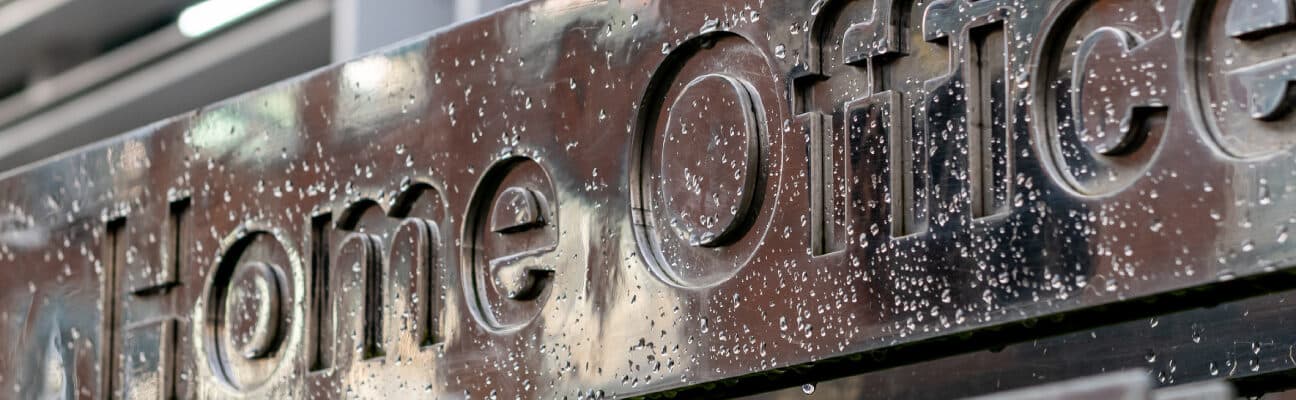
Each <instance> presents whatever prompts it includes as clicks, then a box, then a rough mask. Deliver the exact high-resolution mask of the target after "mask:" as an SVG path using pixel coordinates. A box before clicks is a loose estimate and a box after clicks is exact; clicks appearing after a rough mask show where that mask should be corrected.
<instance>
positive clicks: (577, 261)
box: [0, 0, 1296, 398]
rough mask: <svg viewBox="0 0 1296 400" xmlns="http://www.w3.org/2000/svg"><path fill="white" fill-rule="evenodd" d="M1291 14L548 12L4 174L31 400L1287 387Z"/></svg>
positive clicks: (927, 9) (967, 8) (1007, 7)
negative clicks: (860, 384)
mask: <svg viewBox="0 0 1296 400" xmlns="http://www.w3.org/2000/svg"><path fill="white" fill-rule="evenodd" d="M1269 3H1274V2H1272V1H1269V2H1265V1H1244V0H1231V1H1228V0H1220V1H1205V0H1159V1H1145V0H936V1H906V0H873V1H869V0H833V1H828V0H825V1H817V2H813V3H809V4H808V3H807V2H805V1H775V0H767V1H765V2H759V4H756V3H738V2H722V1H714V2H711V1H708V2H685V1H649V2H633V4H630V3H629V2H595V1H562V0H549V1H537V2H532V3H525V4H520V5H517V6H514V7H510V8H508V9H506V10H503V11H501V12H499V13H496V14H493V15H490V16H487V17H485V18H483V19H480V20H477V21H473V22H469V23H466V24H463V25H460V26H457V27H455V28H453V29H449V30H445V31H441V32H438V33H435V34H433V35H430V36H428V37H426V38H424V39H422V40H419V41H412V42H408V43H406V44H404V45H402V46H401V47H396V48H392V49H390V50H388V51H387V52H385V53H382V54H377V55H373V56H369V57H366V58H364V59H361V60H356V61H353V62H351V63H347V64H342V65H339V66H336V67H333V68H329V69H324V70H320V71H316V72H314V73H311V74H309V75H306V76H303V77H301V78H298V79H295V80H292V81H288V82H285V83H282V84H279V85H276V86H272V87H269V88H266V89H263V90H261V91H257V92H254V93H251V94H248V95H245V96H242V97H239V98H236V99H233V100H230V101H227V102H223V103H219V104H215V105H212V106H210V107H207V108H205V109H202V110H200V111H196V112H194V113H191V114H186V115H182V116H179V117H176V118H174V119H171V120H168V121H164V122H161V123H158V124H155V125H152V126H149V127H146V128H143V129H141V130H139V131H136V132H133V133H130V134H128V135H125V136H122V137H121V138H119V139H116V140H114V141H110V142H107V143H103V144H100V145H96V146H92V147H89V148H85V149H82V150H80V151H78V152H76V153H71V154H66V155H64V156H61V157H59V158H55V159H52V160H48V161H46V162H43V163H40V164H37V165H34V166H31V167H28V168H26V169H23V170H20V171H17V172H13V173H9V174H7V175H5V176H3V177H0V268H2V269H3V270H4V273H5V275H4V278H2V279H0V346H3V347H0V350H2V351H0V382H2V383H3V386H4V387H5V390H10V391H11V392H8V393H13V396H14V397H19V398H25V397H33V396H38V395H56V396H57V395H59V394H62V395H66V396H75V397H80V398H100V397H112V396H117V397H129V398H135V397H172V396H174V397H180V398H283V397H293V398H343V397H366V398H373V397H414V396H439V397H443V398H561V397H566V398H623V397H630V396H636V395H649V394H655V393H662V392H668V393H670V394H673V395H676V396H703V395H705V396H728V395H741V394H751V393H755V392H759V391H762V390H767V389H777V388H782V387H791V386H796V385H800V384H803V383H805V382H807V381H808V380H810V379H811V378H813V379H814V380H820V379H831V378H838V377H842V376H847V375H855V376H856V377H854V378H848V379H859V380H861V381H870V380H872V381H871V382H892V384H895V382H908V384H907V385H905V388H918V389H922V390H924V393H914V392H912V391H909V392H906V390H910V389H905V388H896V387H886V386H884V385H868V386H866V387H868V388H872V391H871V392H869V393H868V394H871V395H875V396H876V397H884V398H885V397H894V398H921V397H922V396H924V395H925V396H927V397H928V398H950V397H957V396H962V395H979V394H987V393H991V392H995V391H1000V390H1004V389H1011V388H1018V387H1025V386H1031V385H1035V384H1041V383H1048V382H1053V381H1059V380H1062V379H1066V378H1075V377H1079V376H1082V375H1080V374H1083V375H1092V374H1098V373H1101V372H1104V371H1111V370H1119V369H1129V368H1151V369H1153V372H1151V373H1150V374H1151V375H1153V376H1154V378H1155V384H1156V385H1162V386H1173V385H1179V384H1187V383H1193V382H1199V381H1206V380H1211V379H1215V378H1220V377H1224V378H1231V379H1234V380H1236V382H1237V384H1238V385H1239V388H1240V389H1242V391H1243V392H1245V393H1249V394H1252V393H1259V392H1263V391H1265V390H1270V389H1282V388H1286V387H1290V386H1291V384H1283V383H1274V382H1280V380H1277V379H1271V378H1273V377H1275V376H1279V374H1281V373H1284V372H1290V371H1291V370H1292V369H1293V368H1296V365H1293V364H1292V363H1291V362H1290V361H1289V359H1290V358H1289V354H1290V353H1289V346H1290V343H1293V341H1296V338H1293V337H1292V335H1291V334H1290V333H1289V331H1290V330H1289V329H1286V327H1285V326H1284V323H1283V322H1284V321H1287V320H1289V318H1288V317H1291V314H1292V313H1293V311H1292V308H1291V307H1290V306H1289V305H1288V304H1289V302H1287V301H1286V296H1288V294H1289V291H1292V290H1296V282H1294V281H1296V279H1292V276H1293V274H1292V270H1293V267H1296V248H1294V247H1292V246H1290V245H1289V244H1288V243H1287V241H1288V239H1289V238H1288V231H1289V229H1290V225H1291V224H1293V223H1296V197H1292V195H1291V194H1290V193H1292V192H1293V191H1294V190H1293V189H1292V187H1293V184H1292V182H1294V181H1293V179H1292V177H1291V170H1292V168H1291V167H1292V165H1293V164H1296V156H1294V155H1293V152H1292V146H1293V145H1296V140H1293V139H1292V138H1293V137H1296V136H1294V135H1293V132H1291V131H1293V130H1296V125H1293V124H1292V120H1291V118H1296V117H1293V116H1292V114H1293V113H1291V112H1289V110H1288V107H1290V106H1291V101H1292V100H1293V99H1292V98H1291V97H1292V93H1293V91H1291V90H1289V86H1290V84H1291V82H1292V81H1293V78H1292V77H1293V76H1296V75H1294V74H1292V73H1291V71H1290V70H1291V69H1292V68H1289V66H1290V65H1296V63H1292V62H1289V60H1288V58H1290V57H1291V54H1292V51H1291V50H1292V46H1293V43H1296V41H1292V40H1290V39H1292V37H1291V36H1290V35H1293V34H1296V29H1290V28H1291V27H1292V26H1293V24H1292V23H1291V18H1285V17H1284V15H1267V14H1263V13H1260V14H1257V13H1256V12H1255V11H1254V10H1253V9H1252V8H1253V7H1256V6H1264V5H1265V4H1269ZM1290 5H1291V4H1289V3H1286V2H1282V1H1280V2H1277V3H1274V7H1278V8H1281V7H1283V6H1290ZM1288 9H1290V8H1288ZM1286 17H1290V16H1286ZM1274 292H1277V293H1274ZM1202 306H1215V307H1214V308H1205V309H1202V308H1200V307H1202ZM1077 345H1085V346H1091V347H1092V348H1080V347H1076V346H1077ZM985 349H999V351H998V352H983V351H982V350H985ZM1037 349H1048V350H1049V351H1037ZM1167 349H1168V350H1167ZM1045 372H1047V373H1045ZM1140 376H1143V375H1140ZM933 383H938V384H940V387H943V388H947V389H945V391H936V390H933V389H931V388H932V387H933V386H932V384H933ZM987 385H993V386H987ZM1140 385H1145V386H1140V387H1150V384H1147V383H1141V384H1140ZM810 388H811V389H813V386H811V387H810ZM800 390H803V391H804V390H805V389H800ZM1140 390H1142V389H1140ZM1149 390H1150V389H1149ZM1176 390H1188V389H1176ZM926 392H930V393H926ZM820 393H825V392H824V391H822V390H821V391H820ZM1157 393H1158V394H1157V396H1162V393H1167V392H1161V391H1158V392H1157ZM1195 393H1198V394H1200V393H1206V392H1195ZM1143 395H1144V397H1145V398H1146V397H1147V395H1146V393H1144V394H1143ZM1193 395H1197V394H1193ZM1203 396H1204V395H1203ZM1154 398H1161V397H1154ZM1207 398H1209V397H1207Z"/></svg>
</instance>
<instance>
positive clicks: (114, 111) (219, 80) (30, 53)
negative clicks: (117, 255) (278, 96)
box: [0, 0, 516, 171]
mask: <svg viewBox="0 0 1296 400" xmlns="http://www.w3.org/2000/svg"><path fill="white" fill-rule="evenodd" d="M514 1H516V0H0V55H3V58H0V171H7V170H10V169H13V168H16V167H19V166H22V165H24V164H28V163H31V162H35V161H39V160H41V159H43V158H46V157H49V156H52V155H55V154H58V153H61V152H64V151H68V150H72V149H75V148H77V147H79V146H82V145H85V144H88V143H91V142H95V141H98V140H101V139H104V138H107V137H111V136H113V135H117V134H120V133H124V132H127V131H129V130H131V129H134V128H137V127H140V126H143V125H146V124H148V123H150V122H153V121H157V120H160V119H163V118H166V117H169V116H172V115H176V114H180V113H183V112H185V111H188V110H192V109H195V108H199V107H202V106H203V105H206V104H209V103H213V102H216V101H219V100H221V99H224V98H228V97H230V96H233V95H236V94H239V93H242V92H246V91H249V90H252V89H255V88H257V87H260V86H264V85H267V84H270V83H273V82H276V81H279V80H282V79H285V78H289V77H292V76H294V75H297V74H300V73H303V72H306V71H309V70H312V69H315V68H319V67H322V66H325V65H328V64H330V63H333V62H338V61H343V60H347V59H350V58H353V57H355V56H357V55H359V54H363V53H366V52H369V51H372V50H374V49H377V48H380V47H382V46H384V45H386V44H389V43H392V42H395V41H398V40H400V39H403V38H406V37H409V36H413V35H416V34H419V33H422V32H426V31H429V30H434V29H437V28H440V27H443V26H446V25H449V24H453V23H454V22H456V21H462V20H465V19H470V18H472V17H474V16H477V15H480V14H481V13H484V12H488V11H490V10H494V9H496V8H499V7H503V6H505V5H507V4H508V3H512V2H514Z"/></svg>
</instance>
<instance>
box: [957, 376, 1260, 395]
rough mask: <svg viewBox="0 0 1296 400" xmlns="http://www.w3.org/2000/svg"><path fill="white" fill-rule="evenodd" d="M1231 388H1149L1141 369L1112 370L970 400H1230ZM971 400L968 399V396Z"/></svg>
mask: <svg viewBox="0 0 1296 400" xmlns="http://www.w3.org/2000/svg"><path fill="white" fill-rule="evenodd" d="M1235 398H1236V397H1235V396H1234V394H1233V388H1232V387H1231V386H1229V385H1228V384H1227V383H1225V382H1220V381H1210V382H1203V383H1198V384H1193V385H1184V386H1178V387H1174V388H1169V389H1162V390H1157V391H1153V390H1152V380H1151V379H1148V376H1147V373H1145V372H1143V371H1128V372H1116V373H1111V374H1107V375H1099V376H1094V377H1089V378H1083V379H1075V380H1070V381H1066V382H1058V383H1053V384H1049V385H1044V386H1039V387H1032V388H1026V389H1018V390H1014V391H1011V392H1007V393H1000V394H993V395H989V396H981V397H976V398H974V400H1232V399H1235ZM970 400H972V399H970Z"/></svg>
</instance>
